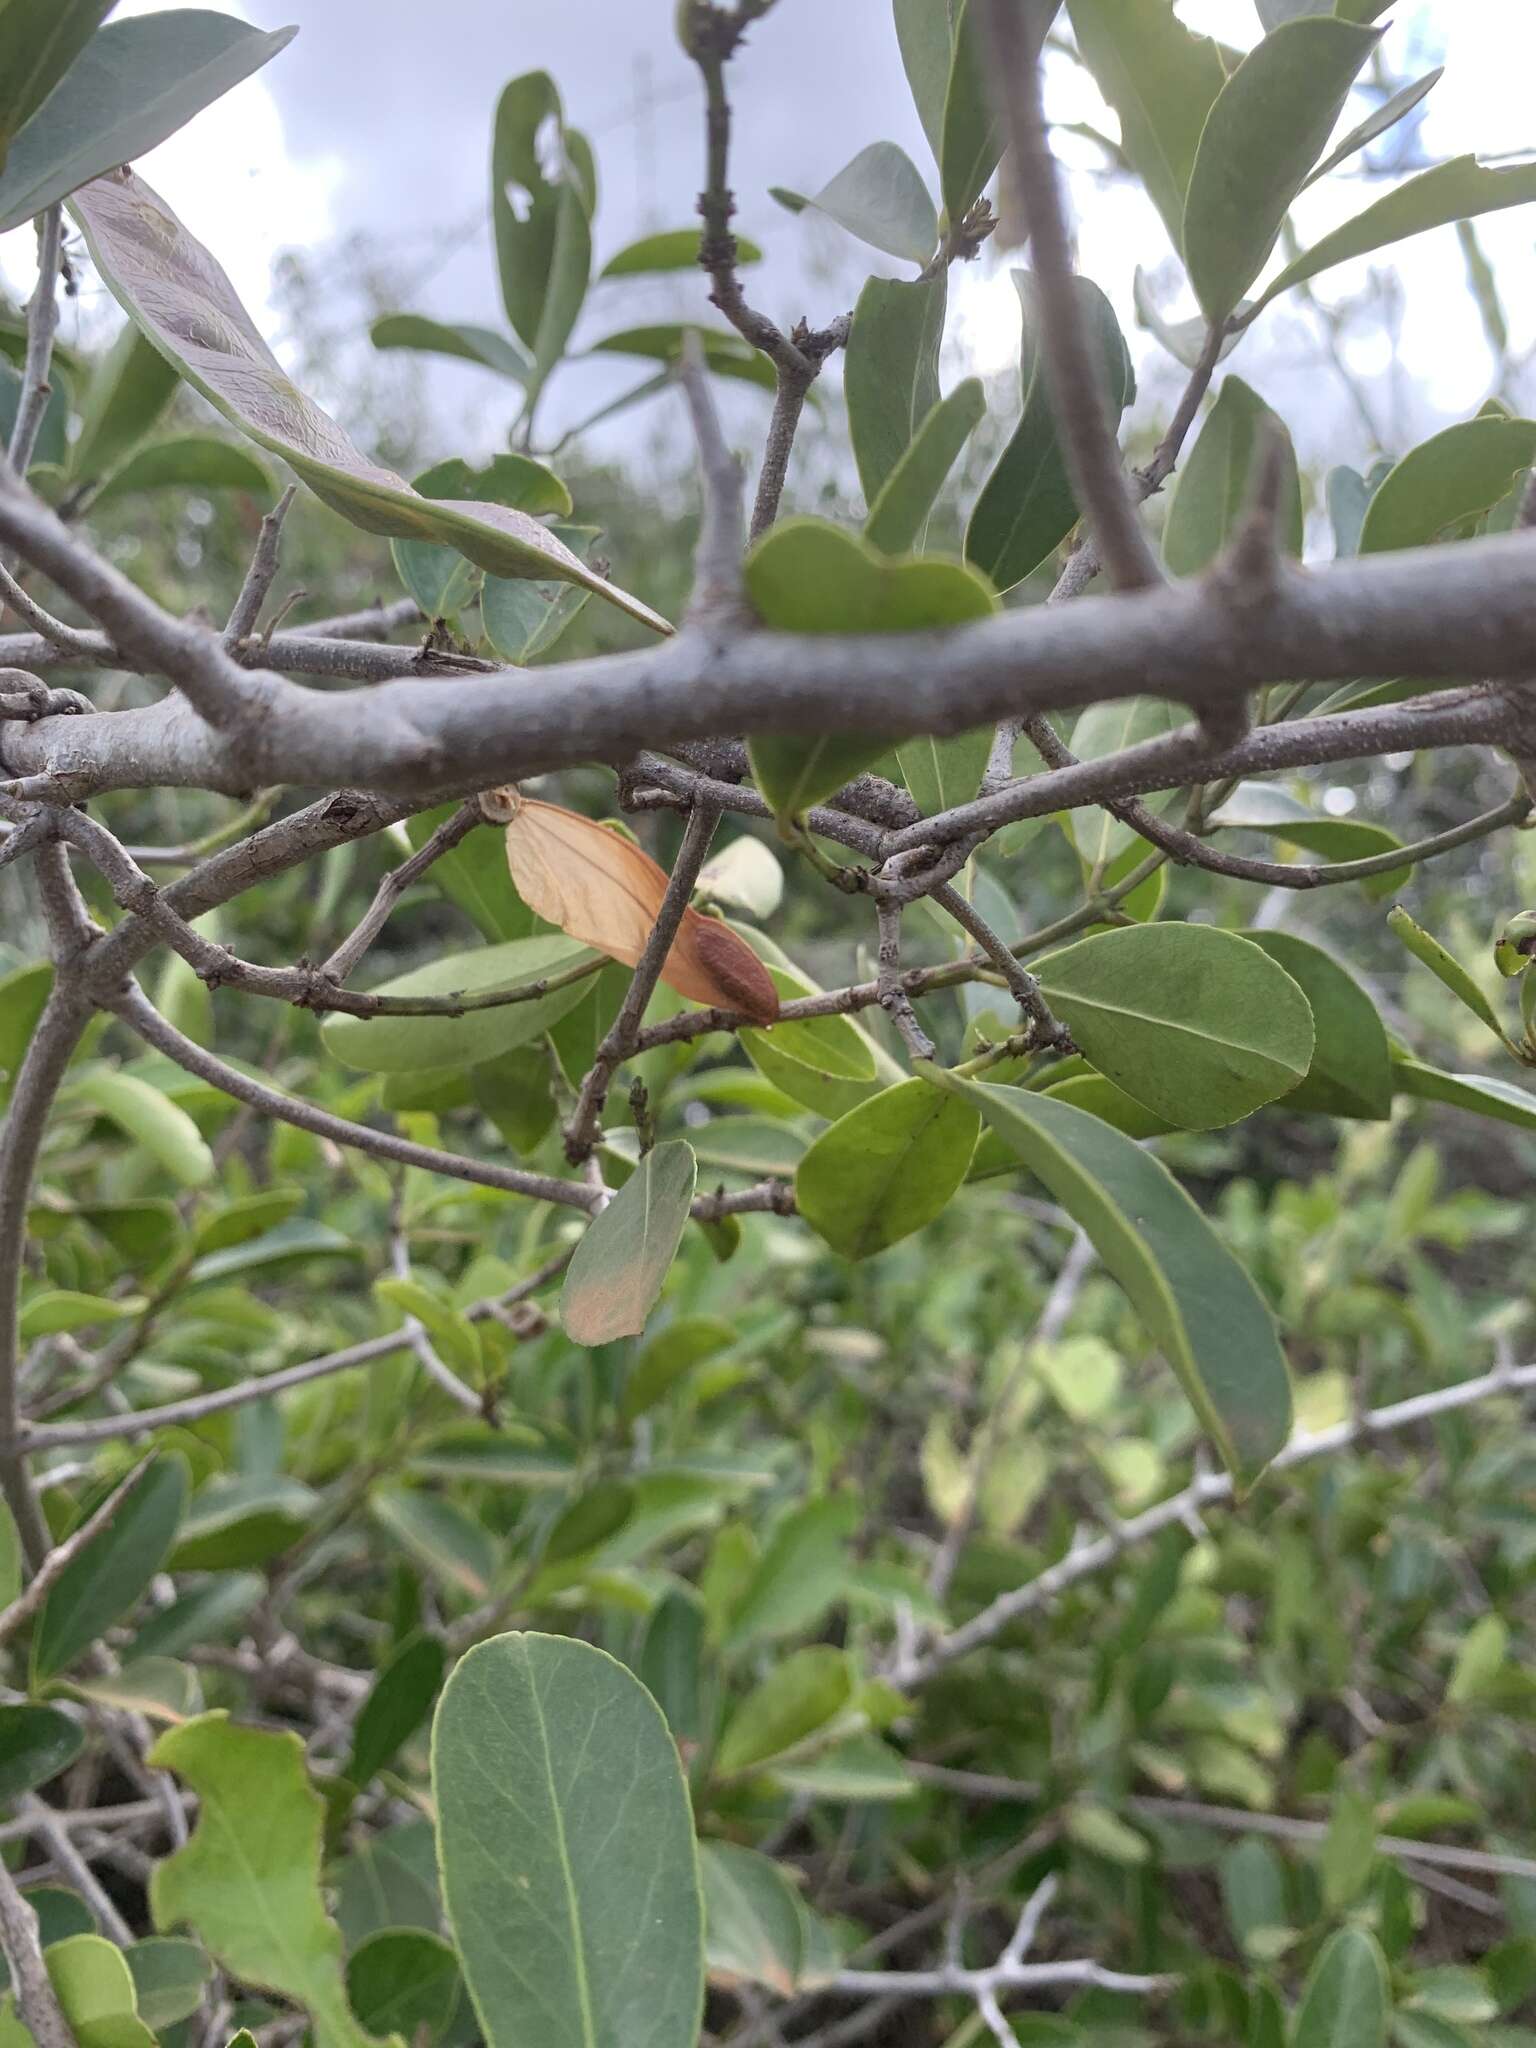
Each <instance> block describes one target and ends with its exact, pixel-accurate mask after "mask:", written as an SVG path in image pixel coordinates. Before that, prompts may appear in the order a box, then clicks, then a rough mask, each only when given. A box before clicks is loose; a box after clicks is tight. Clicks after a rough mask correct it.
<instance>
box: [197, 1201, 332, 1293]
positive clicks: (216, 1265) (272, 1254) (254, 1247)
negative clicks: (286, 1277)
mask: <svg viewBox="0 0 1536 2048" xmlns="http://www.w3.org/2000/svg"><path fill="white" fill-rule="evenodd" d="M361 1256H362V1246H361V1245H357V1244H354V1243H353V1242H352V1240H351V1239H350V1238H346V1237H343V1236H342V1234H341V1232H340V1231H339V1230H333V1229H332V1228H331V1226H330V1224H329V1223H316V1222H314V1221H313V1220H312V1219H311V1218H310V1217H308V1216H295V1217H292V1218H291V1219H290V1220H289V1221H288V1222H287V1223H279V1224H278V1225H277V1227H276V1228H275V1229H273V1230H268V1231H264V1232H263V1233H262V1235H261V1236H260V1237H254V1238H249V1239H247V1240H246V1242H245V1243H243V1244H232V1245H229V1246H227V1247H226V1248H225V1249H224V1250H223V1251H217V1252H207V1253H205V1254H204V1255H203V1257H201V1258H200V1259H198V1261H197V1262H196V1264H195V1265H194V1266H193V1268H192V1270H191V1272H190V1273H189V1274H188V1275H187V1285H188V1287H207V1286H210V1285H213V1284H215V1283H218V1282H222V1281H226V1280H228V1279H230V1278H231V1277H232V1276H233V1275H234V1274H236V1273H256V1272H266V1273H268V1274H270V1272H271V1270H272V1269H273V1268H274V1267H276V1266H293V1265H303V1264H307V1263H308V1262H309V1261H310V1260H311V1259H356V1258H360V1257H361Z"/></svg>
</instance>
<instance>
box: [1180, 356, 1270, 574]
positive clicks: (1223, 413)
mask: <svg viewBox="0 0 1536 2048" xmlns="http://www.w3.org/2000/svg"><path fill="white" fill-rule="evenodd" d="M1275 435H1278V436H1279V437H1280V445H1281V450H1282V454H1283V471H1282V475H1281V481H1280V493H1281V495H1280V518H1279V521H1278V538H1279V541H1280V545H1281V546H1282V547H1283V548H1284V549H1285V551H1286V553H1287V554H1291V555H1300V553H1301V543H1302V511H1301V475H1300V472H1299V471H1298V469H1297V467H1296V450H1295V448H1294V447H1293V446H1292V443H1291V436H1290V432H1289V429H1288V428H1287V427H1286V424H1285V422H1284V420H1282V419H1281V417H1280V415H1279V414H1278V413H1276V412H1273V411H1271V409H1270V408H1269V407H1268V406H1267V405H1266V404H1265V403H1264V401H1263V399H1262V398H1260V396H1259V394H1258V393H1257V392H1256V391H1255V390H1253V389H1252V388H1251V387H1250V386H1249V385H1247V384H1245V383H1244V382H1243V380H1242V378H1241V377H1228V378H1227V379H1226V381H1225V382H1224V383H1223V385H1222V387H1221V390H1220V391H1219V392H1218V394H1217V397H1216V403H1215V404H1214V405H1213V406H1212V407H1211V410H1210V412H1209V413H1208V414H1207V416H1206V420H1205V424H1204V426H1203V427H1202V428H1201V429H1200V437H1199V439H1198V440H1197V441H1196V442H1195V445H1194V447H1193V448H1192V449H1191V450H1190V452H1189V455H1188V457H1187V458H1186V460H1185V461H1184V462H1183V463H1182V464H1181V466H1180V469H1179V480H1178V483H1177V485H1176V487H1175V489H1174V494H1173V503H1172V504H1171V505H1170V506H1169V508H1168V524H1167V526H1166V527H1165V528H1164V530H1163V560H1164V561H1165V562H1166V563H1167V564H1168V567H1169V568H1170V569H1171V570H1172V571H1173V573H1174V575H1175V576H1194V575H1197V574H1198V573H1199V572H1200V570H1202V569H1207V568H1209V567H1210V565H1211V563H1212V562H1214V561H1215V560H1216V558H1217V556H1218V555H1219V554H1220V553H1221V552H1222V550H1223V548H1225V547H1226V545H1227V544H1228V542H1229V541H1230V540H1231V539H1232V537H1233V535H1234V533H1235V532H1236V531H1237V527H1238V523H1239V521H1240V520H1241V519H1242V516H1243V514H1244V512H1245V511H1246V510H1247V508H1248V502H1249V499H1250V497H1251V496H1252V492H1253V482H1254V465H1255V463H1256V461H1257V459H1258V458H1259V456H1260V455H1261V454H1263V452H1264V450H1265V448H1266V445H1267V444H1268V443H1269V441H1270V440H1271V438H1272V437H1273V436H1275Z"/></svg>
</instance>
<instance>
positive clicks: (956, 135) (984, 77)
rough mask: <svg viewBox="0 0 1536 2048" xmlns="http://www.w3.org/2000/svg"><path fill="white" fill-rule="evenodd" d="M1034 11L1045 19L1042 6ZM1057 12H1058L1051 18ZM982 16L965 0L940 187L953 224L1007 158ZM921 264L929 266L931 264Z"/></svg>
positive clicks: (948, 92)
mask: <svg viewBox="0 0 1536 2048" xmlns="http://www.w3.org/2000/svg"><path fill="white" fill-rule="evenodd" d="M1029 11H1030V12H1031V13H1032V14H1035V15H1039V14H1040V12H1041V10H1040V7H1039V5H1038V0H1035V4H1033V5H1032V6H1031V7H1030V9H1029ZM1055 11H1056V10H1055V8H1054V6H1053V7H1052V8H1051V10H1050V13H1051V14H1054V13H1055ZM981 14H982V9H981V7H980V5H979V4H978V0H960V6H959V10H958V12H957V13H956V16H955V43H954V51H953V54H952V55H951V58H950V65H949V83H948V85H947V87H946V89H945V93H944V126H943V132H942V134H941V137H940V141H939V150H938V157H939V185H940V190H941V191H942V193H943V198H944V211H945V214H946V215H947V217H948V218H949V220H951V221H953V222H958V221H960V220H963V219H964V217H965V215H966V214H967V213H969V212H970V210H971V208H972V206H974V205H975V203H976V201H977V200H978V199H979V198H980V197H981V194H982V190H983V188H984V187H985V185H986V182H987V180H988V178H990V177H991V175H992V173H993V172H994V171H995V170H996V169H997V160H998V158H999V157H1000V156H1001V155H1002V153H1003V133H1002V119H1001V116H1000V114H999V112H998V106H997V94H996V92H995V91H994V90H993V80H992V76H991V68H992V67H991V56H990V52H989V50H988V48H987V44H986V38H985V35H984V33H983V27H982V21H981ZM1031 26H1032V27H1033V24H1031ZM1048 26H1049V16H1048V15H1047V16H1045V17H1044V18H1043V19H1042V20H1041V21H1040V23H1039V31H1040V33H1039V38H1038V39H1037V41H1036V48H1037V49H1038V47H1039V43H1040V42H1042V41H1044V38H1045V31H1046V28H1047V27H1048ZM918 260H919V261H926V258H919V259H918Z"/></svg>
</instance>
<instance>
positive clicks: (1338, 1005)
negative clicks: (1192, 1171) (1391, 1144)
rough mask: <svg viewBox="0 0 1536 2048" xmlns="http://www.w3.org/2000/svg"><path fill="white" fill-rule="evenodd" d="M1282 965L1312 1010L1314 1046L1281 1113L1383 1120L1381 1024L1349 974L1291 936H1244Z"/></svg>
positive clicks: (1386, 1065)
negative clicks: (1294, 1111)
mask: <svg viewBox="0 0 1536 2048" xmlns="http://www.w3.org/2000/svg"><path fill="white" fill-rule="evenodd" d="M1243 937H1244V938H1246V939H1251V940H1252V941H1253V943H1254V945H1256V946H1261V947H1262V948H1263V950H1264V951H1265V952H1266V953H1267V954H1268V955H1269V957H1270V959H1271V960H1273V961H1275V962H1277V963H1278V965H1279V966H1281V967H1283V968H1284V969H1285V971H1286V973H1287V974H1288V975H1289V976H1290V977H1291V979H1292V981H1294V982H1295V983H1296V985H1297V987H1298V988H1299V989H1300V990H1301V992H1302V994H1303V995H1304V996H1305V997H1306V999H1307V1002H1308V1004H1309V1006H1310V1007H1311V1011H1312V1022H1313V1026H1314V1028H1315V1031H1316V1044H1315V1046H1314V1049H1313V1053H1312V1064H1311V1066H1310V1067H1308V1069H1307V1076H1306V1079H1305V1080H1304V1081H1303V1082H1302V1083H1301V1085H1300V1086H1299V1087H1296V1088H1293V1089H1292V1090H1291V1091H1290V1093H1289V1094H1288V1095H1287V1096H1286V1098H1285V1106H1286V1108H1287V1109H1309V1110H1319V1111H1321V1112H1322V1113H1323V1114H1324V1115H1326V1116H1348V1117H1366V1118H1374V1119H1383V1118H1386V1117H1389V1116H1390V1115H1391V1114H1392V1059H1391V1053H1390V1050H1389V1047H1388V1044H1387V1032H1386V1026H1385V1025H1384V1024H1383V1023H1382V1021H1381V1018H1380V1016H1379V1015H1378V1014H1377V1010H1376V1005H1375V1004H1374V1003H1373V1002H1372V1001H1371V999H1370V997H1369V996H1368V995H1367V994H1366V992H1365V990H1364V989H1363V988H1362V987H1361V986H1360V984H1359V982H1357V981H1356V980H1355V978H1354V976H1353V975H1352V974H1348V973H1346V971H1345V970H1344V969H1343V968H1342V967H1340V966H1339V964H1338V962H1337V961H1336V960H1334V959H1332V958H1331V957H1330V956H1329V955H1328V954H1327V953H1325V952H1324V951H1323V950H1322V948H1321V947H1319V946H1314V945H1312V944H1311V943H1310V941H1308V940H1306V939H1301V938H1297V937H1296V936H1295V935H1294V933H1291V932H1259V931H1250V932H1244V933H1243Z"/></svg>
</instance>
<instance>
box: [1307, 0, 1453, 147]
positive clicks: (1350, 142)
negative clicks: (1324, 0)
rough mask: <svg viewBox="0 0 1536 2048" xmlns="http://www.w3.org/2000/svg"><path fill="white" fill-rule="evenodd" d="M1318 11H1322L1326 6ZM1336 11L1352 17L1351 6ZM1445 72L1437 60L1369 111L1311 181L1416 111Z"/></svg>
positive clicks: (1341, 14) (1379, 10)
mask: <svg viewBox="0 0 1536 2048" xmlns="http://www.w3.org/2000/svg"><path fill="white" fill-rule="evenodd" d="M1386 4H1388V5H1390V4H1391V0H1386ZM1317 11H1318V12H1320V13H1321V12H1325V11H1326V10H1324V9H1319V10H1317ZM1381 11H1382V10H1381V8H1377V10H1376V12H1377V13H1378V14H1379V13H1380V12H1381ZM1335 12H1336V13H1337V14H1338V15H1339V16H1340V18H1341V19H1344V20H1347V19H1350V18H1351V17H1350V15H1349V13H1348V10H1347V8H1343V7H1341V8H1337V9H1335ZM1444 76H1445V66H1444V65H1443V64H1437V65H1436V66H1435V68H1434V70H1433V71H1426V72H1425V74H1424V76H1423V77H1422V78H1416V79H1415V80H1414V81H1413V83H1412V84H1411V85H1405V86H1404V87H1403V89H1402V90H1401V92H1395V93H1393V94H1392V96H1391V97H1390V98H1389V99H1386V100H1384V101H1383V102H1382V104H1381V105H1380V106H1379V107H1377V108H1376V109H1375V111H1374V112H1373V113H1370V114H1367V115H1366V117H1365V119H1364V120H1363V121H1361V122H1360V123H1359V124H1358V125H1357V126H1356V127H1354V128H1351V129H1350V131H1349V133H1348V134H1347V135H1345V136H1343V137H1342V138H1341V139H1340V140H1339V141H1338V142H1337V143H1336V144H1335V145H1334V147H1333V148H1332V149H1330V150H1329V152H1328V154H1327V155H1326V156H1325V157H1324V158H1323V160H1322V162H1321V163H1320V164H1319V165H1318V167H1317V169H1316V170H1315V171H1314V172H1313V173H1312V175H1311V177H1310V178H1308V180H1307V183H1308V184H1309V185H1315V184H1316V183H1317V181H1318V179H1319V178H1326V177H1327V175H1328V173H1329V172H1330V171H1335V170H1337V169H1338V167H1339V165H1340V164H1342V163H1345V162H1347V161H1348V159H1349V158H1350V157H1352V156H1356V155H1358V153H1359V152H1360V151H1361V150H1362V149H1364V148H1365V147H1366V146H1367V144H1368V143H1372V142H1374V141H1375V140H1376V138H1377V136H1378V135H1385V134H1386V132H1387V130H1388V129H1389V128H1395V127H1396V126H1397V124H1398V122H1399V121H1401V120H1402V119H1403V118H1404V117H1405V116H1406V115H1408V114H1411V113H1412V112H1413V110H1414V108H1415V107H1416V106H1417V105H1418V104H1419V101H1420V100H1422V99H1425V98H1427V97H1428V95H1429V94H1430V93H1432V92H1433V91H1434V89H1435V87H1436V86H1437V85H1438V84H1439V83H1440V81H1441V79H1442V78H1443V77H1444Z"/></svg>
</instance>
